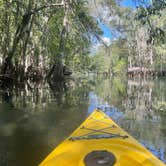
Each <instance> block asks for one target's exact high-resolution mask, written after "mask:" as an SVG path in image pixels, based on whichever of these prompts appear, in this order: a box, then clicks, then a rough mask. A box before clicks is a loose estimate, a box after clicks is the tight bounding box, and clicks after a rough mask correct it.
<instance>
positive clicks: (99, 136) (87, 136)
mask: <svg viewBox="0 0 166 166" xmlns="http://www.w3.org/2000/svg"><path fill="white" fill-rule="evenodd" d="M93 120H94V119H93ZM95 122H102V121H96V120H95ZM110 128H116V126H115V125H111V126H110V124H109V127H105V128H101V129H97V130H96V129H92V128H88V127H85V126H82V127H80V129H85V130H88V131H91V132H89V133H86V134H84V135H80V136H75V137H70V138H69V140H70V141H75V140H81V139H85V140H86V139H87V140H89V139H107V138H123V139H126V138H128V135H120V134H113V133H110V132H106V131H104V130H107V129H110ZM95 133H96V134H95ZM97 133H98V134H97ZM100 133H102V134H100Z"/></svg>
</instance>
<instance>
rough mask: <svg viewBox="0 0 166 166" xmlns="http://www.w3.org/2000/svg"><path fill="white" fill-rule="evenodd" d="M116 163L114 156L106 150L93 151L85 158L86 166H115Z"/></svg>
mask: <svg viewBox="0 0 166 166" xmlns="http://www.w3.org/2000/svg"><path fill="white" fill-rule="evenodd" d="M115 162H116V158H115V156H114V154H112V153H110V152H108V151H106V150H98V151H92V152H90V153H88V154H87V155H86V156H85V158H84V164H85V165H86V166H113V165H114V164H115Z"/></svg>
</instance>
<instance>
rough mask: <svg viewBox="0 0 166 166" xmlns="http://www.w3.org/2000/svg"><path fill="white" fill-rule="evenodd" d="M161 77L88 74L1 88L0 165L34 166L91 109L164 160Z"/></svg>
mask: <svg viewBox="0 0 166 166" xmlns="http://www.w3.org/2000/svg"><path fill="white" fill-rule="evenodd" d="M165 106H166V79H160V80H153V81H152V80H151V81H131V80H130V81H129V80H128V81H123V80H121V79H117V78H116V79H112V80H109V79H104V78H95V77H94V78H89V79H88V78H87V79H80V80H79V81H76V82H74V81H70V82H69V83H66V84H65V85H64V84H63V85H54V87H51V88H50V86H48V85H47V84H44V83H43V84H39V85H26V86H25V87H22V88H18V87H14V88H12V89H1V90H0V166H37V165H38V164H39V163H40V162H41V161H42V160H43V159H44V157H45V156H46V155H47V154H48V153H49V152H51V150H53V149H54V147H55V146H56V145H58V144H59V143H60V142H61V141H62V140H64V139H65V138H66V137H67V136H68V135H69V134H70V133H71V132H72V131H73V130H74V129H75V128H76V127H78V125H80V123H81V122H82V121H84V119H85V118H86V117H87V116H88V115H89V114H90V113H91V112H92V110H93V109H94V108H96V107H102V108H103V109H104V110H105V111H106V113H107V114H108V115H109V116H111V117H112V118H113V119H114V120H115V121H116V122H117V123H118V124H119V125H121V126H122V128H124V129H125V130H126V131H128V132H129V133H130V134H131V135H132V136H134V137H135V138H136V139H137V140H139V141H140V142H141V143H142V144H144V145H145V146H146V147H147V148H148V149H149V150H150V151H151V152H152V153H154V154H155V155H156V156H157V157H158V158H160V159H161V160H163V161H164V162H166V110H165Z"/></svg>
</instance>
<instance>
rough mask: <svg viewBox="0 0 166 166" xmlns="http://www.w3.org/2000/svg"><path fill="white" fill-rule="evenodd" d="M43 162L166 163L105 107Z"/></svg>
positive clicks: (67, 165)
mask: <svg viewBox="0 0 166 166" xmlns="http://www.w3.org/2000/svg"><path fill="white" fill-rule="evenodd" d="M40 166H165V164H164V163H162V162H161V161H160V160H159V159H157V158H156V157H155V156H154V155H153V154H151V153H150V152H149V151H148V150H147V149H146V148H144V147H143V146H142V145H141V144H139V143H138V142H137V141H136V140H135V139H134V138H133V137H131V136H130V135H129V134H128V133H126V132H125V131H124V130H123V129H121V128H120V127H119V126H118V125H117V124H116V123H115V122H114V121H112V120H111V119H110V118H109V117H108V116H107V115H106V114H105V113H104V112H102V111H101V110H95V111H93V113H92V114H91V115H90V116H89V117H88V118H87V119H86V120H85V121H84V122H83V123H82V124H81V126H80V127H78V128H77V129H76V130H75V131H74V132H73V133H72V134H71V135H70V136H69V137H68V138H67V139H66V140H65V141H64V142H62V143H61V144H60V145H59V146H58V147H57V148H55V149H54V150H53V152H51V153H50V154H49V155H48V157H46V159H45V160H44V161H43V162H42V163H41V164H40Z"/></svg>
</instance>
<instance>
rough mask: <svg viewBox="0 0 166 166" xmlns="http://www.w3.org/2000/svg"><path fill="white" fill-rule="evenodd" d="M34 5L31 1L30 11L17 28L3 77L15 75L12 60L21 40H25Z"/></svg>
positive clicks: (5, 61) (6, 59) (3, 70)
mask: <svg viewBox="0 0 166 166" xmlns="http://www.w3.org/2000/svg"><path fill="white" fill-rule="evenodd" d="M32 4H33V2H32V1H31V0H29V6H28V10H27V11H26V12H25V14H24V15H23V16H22V21H21V24H19V25H18V27H17V30H16V32H15V36H14V39H13V44H12V48H11V49H10V51H9V52H8V55H7V57H6V58H5V60H4V63H3V65H2V71H1V72H2V74H3V75H5V74H9V75H12V74H13V63H12V59H13V56H14V55H15V53H16V50H17V47H18V45H19V43H20V40H21V39H23V38H24V35H25V29H26V27H27V26H28V25H29V22H30V20H31V16H32V13H31V8H32Z"/></svg>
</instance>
